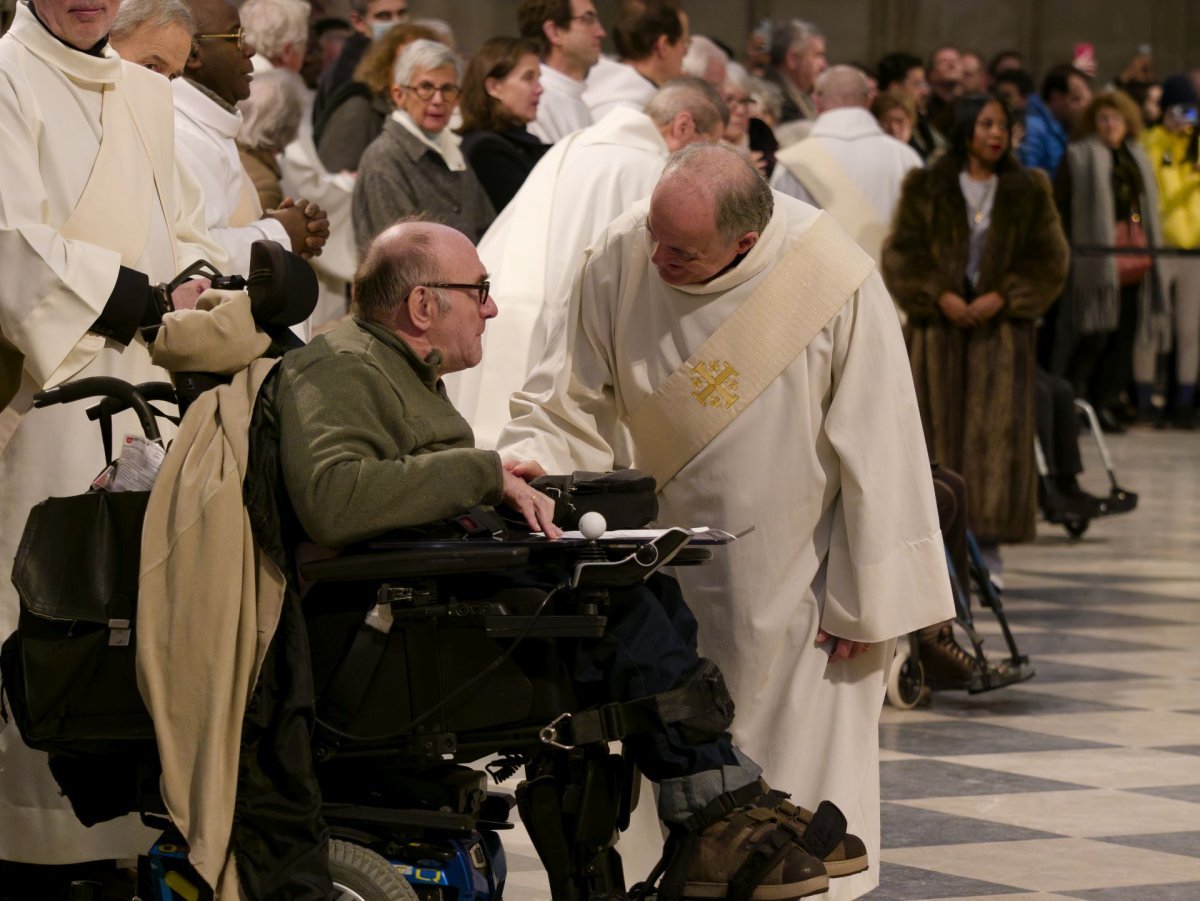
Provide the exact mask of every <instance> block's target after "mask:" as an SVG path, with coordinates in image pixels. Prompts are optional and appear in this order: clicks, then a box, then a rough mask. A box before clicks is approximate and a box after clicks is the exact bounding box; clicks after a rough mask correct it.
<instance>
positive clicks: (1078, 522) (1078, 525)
mask: <svg viewBox="0 0 1200 901" xmlns="http://www.w3.org/2000/svg"><path fill="white" fill-rule="evenodd" d="M1089 525H1091V520H1087V519H1069V520H1067V521H1066V522H1065V523H1063V528H1064V529H1066V530H1067V534H1068V535H1070V536H1071V537H1072V538H1082V537H1083V533H1084V532H1086V531H1087V530H1088V526H1089Z"/></svg>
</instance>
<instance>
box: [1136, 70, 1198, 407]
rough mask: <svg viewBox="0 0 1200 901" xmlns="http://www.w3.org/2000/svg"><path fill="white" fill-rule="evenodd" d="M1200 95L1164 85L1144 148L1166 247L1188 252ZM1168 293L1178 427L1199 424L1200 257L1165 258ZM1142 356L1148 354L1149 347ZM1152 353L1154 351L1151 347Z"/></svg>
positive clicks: (1144, 389)
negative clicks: (1171, 298)
mask: <svg viewBox="0 0 1200 901" xmlns="http://www.w3.org/2000/svg"><path fill="white" fill-rule="evenodd" d="M1197 105H1198V104H1197V97H1196V91H1195V89H1194V88H1193V87H1192V85H1191V82H1190V80H1189V79H1188V78H1187V76H1185V75H1172V76H1171V77H1170V78H1168V79H1167V80H1166V81H1165V82H1163V96H1162V107H1163V119H1162V124H1160V125H1156V126H1154V127H1153V128H1151V129H1148V130H1147V131H1146V132H1145V133H1144V134H1143V135H1142V145H1143V147H1144V148H1145V150H1146V155H1147V156H1148V157H1149V158H1150V164H1151V165H1152V166H1153V167H1154V175H1155V178H1156V180H1157V182H1158V196H1159V206H1160V209H1161V211H1162V230H1163V243H1164V244H1165V245H1167V246H1168V247H1178V248H1182V249H1185V250H1197V249H1200V152H1198V146H1200V128H1197ZM1161 268H1162V273H1163V277H1164V280H1165V281H1166V284H1165V285H1163V289H1164V293H1167V292H1170V293H1171V294H1173V295H1174V305H1173V308H1174V326H1175V368H1176V371H1175V375H1176V381H1177V388H1176V394H1175V403H1174V425H1175V426H1176V427H1177V428H1184V429H1194V428H1196V426H1197V410H1196V406H1195V403H1196V381H1197V377H1198V374H1200V255H1197V256H1170V257H1163V258H1162V267H1161ZM1139 352H1140V353H1145V352H1147V348H1146V347H1145V343H1144V342H1143V344H1142V346H1141V347H1139ZM1149 352H1151V353H1152V352H1153V349H1152V348H1151V349H1150V350H1149ZM1150 388H1151V386H1150V385H1146V384H1139V385H1138V386H1137V389H1138V405H1139V407H1140V408H1141V409H1142V410H1143V411H1147V410H1149V407H1150Z"/></svg>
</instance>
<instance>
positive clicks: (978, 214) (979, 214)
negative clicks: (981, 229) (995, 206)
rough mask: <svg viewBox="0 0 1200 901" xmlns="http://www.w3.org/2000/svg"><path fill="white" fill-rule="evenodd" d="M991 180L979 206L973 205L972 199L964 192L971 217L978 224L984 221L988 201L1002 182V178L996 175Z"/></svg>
mask: <svg viewBox="0 0 1200 901" xmlns="http://www.w3.org/2000/svg"><path fill="white" fill-rule="evenodd" d="M989 181H991V184H989V185H988V188H987V190H986V191H985V192H984V194H983V197H982V198H981V199H980V201H979V206H978V207H972V206H971V201H970V199H969V198H968V197H967V196H966V194H965V193H964V194H963V199H964V200H966V201H967V209H968V210H970V212H971V218H972V219H973V220H974V221H975V224H976V225H980V224H981V223H982V222H983V211H984V210H986V209H987V205H988V201H989V200H991V199H992V195H993V194H995V193H996V185H997V184H999V183H1000V179H998V178H996V177H995V176H994V175H993V176H991V178H990V179H989Z"/></svg>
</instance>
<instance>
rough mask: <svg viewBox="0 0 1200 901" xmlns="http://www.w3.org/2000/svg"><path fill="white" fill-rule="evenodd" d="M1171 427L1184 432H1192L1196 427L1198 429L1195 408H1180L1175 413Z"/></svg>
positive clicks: (1199, 422)
mask: <svg viewBox="0 0 1200 901" xmlns="http://www.w3.org/2000/svg"><path fill="white" fill-rule="evenodd" d="M1171 425H1172V426H1174V427H1175V428H1177V429H1183V430H1184V431H1185V432H1194V431H1195V430H1196V428H1197V427H1200V416H1197V413H1196V408H1195V407H1181V408H1180V409H1178V410H1176V411H1175V416H1174V418H1173V419H1172V420H1171Z"/></svg>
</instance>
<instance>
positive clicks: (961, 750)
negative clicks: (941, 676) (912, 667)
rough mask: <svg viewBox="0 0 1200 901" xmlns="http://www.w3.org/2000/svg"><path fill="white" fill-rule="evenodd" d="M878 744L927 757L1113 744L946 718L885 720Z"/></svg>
mask: <svg viewBox="0 0 1200 901" xmlns="http://www.w3.org/2000/svg"><path fill="white" fill-rule="evenodd" d="M879 745H880V747H882V748H887V749H888V750H890V751H901V752H903V753H905V754H919V755H923V756H926V757H933V756H939V757H942V756H945V757H949V756H955V755H959V754H1002V753H1005V752H1020V751H1069V750H1074V749H1076V748H1108V747H1112V745H1108V744H1103V743H1101V742H1092V741H1084V740H1082V739H1076V738H1065V737H1063V736H1058V735H1040V734H1038V733H1036V732H1027V731H1024V730H1021V729H1010V728H1006V727H1003V726H993V725H990V724H988V723H975V722H967V721H945V720H943V721H938V722H932V723H929V722H924V723H883V724H881V725H880V727H879Z"/></svg>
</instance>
